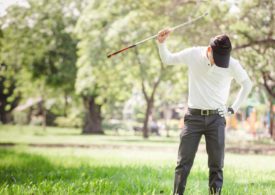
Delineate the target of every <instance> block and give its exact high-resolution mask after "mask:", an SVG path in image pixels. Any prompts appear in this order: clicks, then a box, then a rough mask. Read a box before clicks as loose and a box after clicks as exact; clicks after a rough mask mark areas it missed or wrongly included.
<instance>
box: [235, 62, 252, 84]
mask: <svg viewBox="0 0 275 195" xmlns="http://www.w3.org/2000/svg"><path fill="white" fill-rule="evenodd" d="M231 72H232V77H233V78H234V79H235V80H236V81H237V83H239V84H240V83H242V82H243V81H244V80H246V79H249V77H248V75H247V72H246V71H245V70H244V69H243V67H242V65H241V64H240V63H239V61H237V60H234V63H232V71H231Z"/></svg>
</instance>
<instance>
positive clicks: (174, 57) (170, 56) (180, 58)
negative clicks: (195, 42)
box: [158, 43, 193, 65]
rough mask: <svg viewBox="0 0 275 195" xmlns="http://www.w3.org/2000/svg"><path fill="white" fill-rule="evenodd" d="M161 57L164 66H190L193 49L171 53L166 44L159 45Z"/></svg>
mask: <svg viewBox="0 0 275 195" xmlns="http://www.w3.org/2000/svg"><path fill="white" fill-rule="evenodd" d="M158 47H159V55H160V58H161V60H162V62H163V63H164V64H167V65H177V64H187V65H188V64H189V63H188V62H189V60H190V59H191V56H192V52H193V49H192V48H187V49H184V50H182V51H180V52H176V53H171V52H170V51H169V50H168V49H167V47H166V44H165V43H158Z"/></svg>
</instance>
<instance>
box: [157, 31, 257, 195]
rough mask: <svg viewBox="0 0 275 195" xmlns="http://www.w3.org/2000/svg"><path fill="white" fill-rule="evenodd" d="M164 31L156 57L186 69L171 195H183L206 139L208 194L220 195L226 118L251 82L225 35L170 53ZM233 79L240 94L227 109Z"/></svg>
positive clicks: (240, 101) (250, 86) (243, 97)
mask: <svg viewBox="0 0 275 195" xmlns="http://www.w3.org/2000/svg"><path fill="white" fill-rule="evenodd" d="M170 33H171V29H169V28H167V29H164V30H162V31H160V32H159V33H158V36H157V42H158V47H159V54H160V57H161V60H162V62H163V63H164V64H168V65H177V64H184V65H187V66H188V82H189V83H188V88H189V93H188V112H187V113H186V114H185V116H184V128H183V130H182V132H181V134H180V144H179V150H178V160H177V166H176V168H175V179H174V193H173V194H177V195H178V194H179V195H181V194H183V193H184V190H185V186H186V181H187V177H188V175H189V172H190V169H191V167H192V165H193V161H194V158H195V154H196V152H197V149H198V145H199V142H200V139H201V136H202V135H204V136H205V141H206V151H207V154H208V167H209V193H210V194H221V189H222V184H223V165H224V137H225V136H224V135H225V132H224V131H225V126H226V120H225V116H227V115H231V114H234V113H236V111H237V110H238V108H239V107H240V105H241V103H242V102H243V101H244V100H245V99H246V98H247V96H248V94H249V92H250V91H251V88H252V83H251V80H250V79H249V77H248V75H247V73H246V71H245V70H244V69H243V67H242V66H241V65H240V63H239V61H238V60H236V59H234V58H233V57H230V52H231V50H232V47H231V42H230V39H229V37H228V36H227V35H218V36H216V37H214V38H212V39H211V40H210V44H209V46H207V47H191V48H187V49H184V50H182V51H180V52H178V53H171V52H170V51H169V50H168V49H167V47H166V45H165V40H166V38H167V37H168V36H169V34H170ZM232 79H235V80H236V81H237V83H238V84H239V85H240V91H239V93H238V95H237V97H236V99H235V101H234V102H233V104H232V105H231V106H230V107H226V106H225V105H226V102H227V99H228V96H229V91H230V84H231V81H232Z"/></svg>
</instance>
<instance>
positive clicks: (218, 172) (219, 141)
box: [205, 115, 225, 194]
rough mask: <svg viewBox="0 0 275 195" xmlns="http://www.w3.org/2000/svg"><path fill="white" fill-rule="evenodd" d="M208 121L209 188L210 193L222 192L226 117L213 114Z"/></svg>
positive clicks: (206, 138) (206, 132) (206, 134)
mask: <svg viewBox="0 0 275 195" xmlns="http://www.w3.org/2000/svg"><path fill="white" fill-rule="evenodd" d="M208 122H209V125H208V126H207V130H206V131H205V141H206V150H207V154H208V167H209V189H210V194H220V193H221V189H222V184H223V171H222V169H223V162H224V130H225V119H224V118H222V117H220V116H218V115H213V116H210V117H209V120H208Z"/></svg>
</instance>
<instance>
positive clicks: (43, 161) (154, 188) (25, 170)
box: [0, 147, 275, 195]
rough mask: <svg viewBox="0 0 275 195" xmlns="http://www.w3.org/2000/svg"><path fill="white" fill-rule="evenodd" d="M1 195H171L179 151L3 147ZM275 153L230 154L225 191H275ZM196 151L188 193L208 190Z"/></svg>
mask: <svg viewBox="0 0 275 195" xmlns="http://www.w3.org/2000/svg"><path fill="white" fill-rule="evenodd" d="M0 159H1V161H0V194H45V193H46V194H171V190H172V182H173V170H174V165H175V162H176V159H175V154H169V153H168V154H166V153H163V152H161V151H158V152H156V151H154V152H153V151H140V150H135V151H129V150H127V149H125V150H116V149H113V150H105V149H103V150H102V149H101V150H99V149H95V150H90V149H73V148H59V149H58V148H51V149H45V148H28V147H20V148H19V147H15V148H6V149H5V148H2V149H0ZM274 162H275V157H274V156H260V155H257V156H256V155H233V154H227V155H226V161H225V169H224V178H225V179H224V188H223V194H228V195H229V194H230V195H231V194H234V195H237V194H239V195H242V194H251V195H252V194H253V195H254V194H255V195H256V194H257V195H258V194H262V195H273V194H275V164H274ZM207 183H208V173H207V157H206V155H205V154H203V153H198V154H197V157H196V159H195V163H194V166H193V169H192V171H191V174H190V176H189V179H188V186H187V191H186V194H190V195H196V194H198V195H200V194H207Z"/></svg>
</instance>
